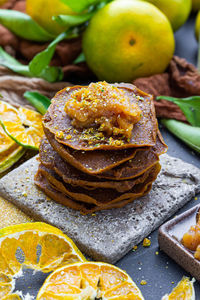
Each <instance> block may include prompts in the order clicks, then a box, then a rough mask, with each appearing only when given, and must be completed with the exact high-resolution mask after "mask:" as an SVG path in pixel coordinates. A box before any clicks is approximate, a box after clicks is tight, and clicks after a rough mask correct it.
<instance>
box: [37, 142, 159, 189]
mask: <svg viewBox="0 0 200 300" xmlns="http://www.w3.org/2000/svg"><path fill="white" fill-rule="evenodd" d="M144 152H145V151H144ZM155 158H156V159H155V163H156V162H158V158H157V156H155ZM40 161H41V163H42V165H43V166H45V167H46V168H48V169H51V170H53V171H54V172H56V173H57V174H58V175H59V176H60V177H61V178H62V180H63V181H64V182H65V183H67V184H70V185H73V186H79V187H83V188H85V189H90V190H92V189H96V188H109V189H115V190H117V191H118V192H121V193H122V192H126V191H128V190H130V189H131V188H132V187H133V186H134V185H135V184H137V183H138V182H139V180H143V178H142V177H140V179H138V178H136V179H135V180H125V181H113V180H107V181H105V179H101V178H97V177H95V176H91V175H88V174H86V173H83V172H81V171H80V170H78V169H76V168H74V167H73V166H72V165H70V164H69V163H67V162H66V161H64V160H63V159H62V158H61V157H60V156H59V155H58V154H57V152H55V150H54V149H53V148H52V147H51V145H50V144H49V142H48V140H47V139H46V138H45V137H44V138H43V139H42V141H41V143H40ZM152 164H154V162H153V163H152ZM143 181H144V180H143ZM141 182H142V181H141Z"/></svg>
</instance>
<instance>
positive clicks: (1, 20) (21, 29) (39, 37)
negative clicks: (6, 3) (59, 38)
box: [0, 9, 55, 42]
mask: <svg viewBox="0 0 200 300" xmlns="http://www.w3.org/2000/svg"><path fill="white" fill-rule="evenodd" d="M0 24H2V25H3V26H5V27H6V28H8V29H9V30H10V31H12V32H13V33H14V34H16V35H17V36H19V37H21V38H24V39H26V40H30V41H35V42H47V41H51V40H53V39H54V37H55V36H53V35H52V34H50V33H48V32H47V31H46V30H45V29H43V28H42V27H41V26H40V25H38V24H37V23H36V22H35V21H34V20H33V19H32V18H31V17H30V16H29V15H27V14H24V13H22V12H19V11H16V10H10V9H0Z"/></svg>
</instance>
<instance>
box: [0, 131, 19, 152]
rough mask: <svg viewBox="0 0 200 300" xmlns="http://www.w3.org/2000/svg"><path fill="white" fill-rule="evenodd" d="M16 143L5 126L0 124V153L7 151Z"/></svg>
mask: <svg viewBox="0 0 200 300" xmlns="http://www.w3.org/2000/svg"><path fill="white" fill-rule="evenodd" d="M14 144H15V142H14V141H13V140H12V139H11V138H10V137H9V136H8V135H7V134H6V133H5V131H4V130H3V128H2V127H1V126H0V155H1V153H2V152H4V151H7V150H8V149H9V148H10V147H12V146H13V145H14Z"/></svg>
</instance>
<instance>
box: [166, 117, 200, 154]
mask: <svg viewBox="0 0 200 300" xmlns="http://www.w3.org/2000/svg"><path fill="white" fill-rule="evenodd" d="M161 123H162V124H163V125H164V126H165V127H166V128H167V129H168V130H169V131H170V132H171V133H173V134H174V135H175V136H176V137H178V138H179V139H180V140H182V141H183V142H184V143H185V144H187V145H188V146H190V147H191V148H192V149H194V150H195V151H197V152H199V153H200V128H199V127H193V126H191V125H188V124H185V123H183V122H180V121H177V120H173V119H162V120H161Z"/></svg>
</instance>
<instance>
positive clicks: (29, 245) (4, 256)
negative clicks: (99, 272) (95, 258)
mask: <svg viewBox="0 0 200 300" xmlns="http://www.w3.org/2000/svg"><path fill="white" fill-rule="evenodd" d="M77 261H85V258H84V256H83V255H82V254H81V252H80V251H79V250H78V248H77V247H76V246H75V244H74V243H73V241H72V240H71V239H70V238H68V237H67V236H66V235H65V234H63V232H62V231H60V230H59V229H57V228H55V227H53V226H50V225H48V224H45V223H25V224H20V225H13V226H9V227H6V228H3V229H0V299H2V298H3V297H5V299H18V298H17V297H18V296H17V295H16V294H15V293H14V286H15V278H19V276H22V274H23V270H24V269H25V268H26V269H27V268H28V269H32V270H34V271H40V272H42V273H49V272H52V271H54V270H55V269H56V268H58V267H61V266H64V265H67V264H69V263H74V262H77Z"/></svg>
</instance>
